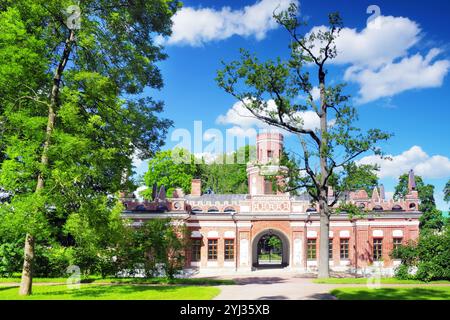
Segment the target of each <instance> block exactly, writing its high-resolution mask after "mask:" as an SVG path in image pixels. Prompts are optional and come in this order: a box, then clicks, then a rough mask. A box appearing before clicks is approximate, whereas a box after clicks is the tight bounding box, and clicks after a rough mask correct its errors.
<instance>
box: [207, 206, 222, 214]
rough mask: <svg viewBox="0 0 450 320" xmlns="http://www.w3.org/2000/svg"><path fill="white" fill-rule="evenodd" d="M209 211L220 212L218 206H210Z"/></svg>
mask: <svg viewBox="0 0 450 320" xmlns="http://www.w3.org/2000/svg"><path fill="white" fill-rule="evenodd" d="M208 212H210V213H213V212H219V209H217V207H210V208H208Z"/></svg>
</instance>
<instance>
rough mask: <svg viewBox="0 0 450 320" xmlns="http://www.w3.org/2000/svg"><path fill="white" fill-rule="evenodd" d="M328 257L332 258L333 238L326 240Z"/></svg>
mask: <svg viewBox="0 0 450 320" xmlns="http://www.w3.org/2000/svg"><path fill="white" fill-rule="evenodd" d="M328 258H330V260H331V259H333V239H330V240H328Z"/></svg>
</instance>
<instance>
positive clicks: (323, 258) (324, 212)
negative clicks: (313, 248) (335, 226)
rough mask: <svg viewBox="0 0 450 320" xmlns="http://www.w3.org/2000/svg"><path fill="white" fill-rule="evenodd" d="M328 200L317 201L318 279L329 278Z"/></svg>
mask: <svg viewBox="0 0 450 320" xmlns="http://www.w3.org/2000/svg"><path fill="white" fill-rule="evenodd" d="M327 202H328V200H327V199H326V198H325V199H321V200H320V201H319V207H320V210H319V211H320V239H319V273H318V275H317V276H318V278H329V277H330V264H329V260H330V259H329V256H328V252H329V231H330V216H329V215H328V203H327Z"/></svg>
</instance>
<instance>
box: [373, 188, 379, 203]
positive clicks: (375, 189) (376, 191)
mask: <svg viewBox="0 0 450 320" xmlns="http://www.w3.org/2000/svg"><path fill="white" fill-rule="evenodd" d="M372 201H373V202H380V195H379V194H378V188H377V187H375V188H373V192H372Z"/></svg>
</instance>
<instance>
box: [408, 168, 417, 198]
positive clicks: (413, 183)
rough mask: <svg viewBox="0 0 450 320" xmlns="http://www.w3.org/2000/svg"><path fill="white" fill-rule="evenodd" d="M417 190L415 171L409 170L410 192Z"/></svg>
mask: <svg viewBox="0 0 450 320" xmlns="http://www.w3.org/2000/svg"><path fill="white" fill-rule="evenodd" d="M414 190H416V178H415V177H414V171H413V170H412V169H411V170H409V176H408V191H409V192H411V191H414Z"/></svg>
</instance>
